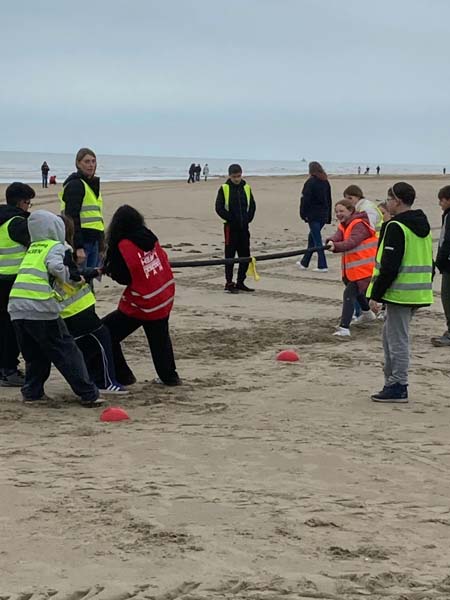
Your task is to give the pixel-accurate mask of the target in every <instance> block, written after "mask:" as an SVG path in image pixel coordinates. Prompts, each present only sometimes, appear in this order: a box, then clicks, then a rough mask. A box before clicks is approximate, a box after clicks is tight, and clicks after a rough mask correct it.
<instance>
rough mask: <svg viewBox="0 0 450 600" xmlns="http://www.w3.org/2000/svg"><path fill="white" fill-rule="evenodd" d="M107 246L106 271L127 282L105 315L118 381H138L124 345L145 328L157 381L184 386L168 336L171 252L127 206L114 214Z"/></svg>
mask: <svg viewBox="0 0 450 600" xmlns="http://www.w3.org/2000/svg"><path fill="white" fill-rule="evenodd" d="M107 247H108V251H107V254H106V259H105V266H104V268H103V271H104V272H105V273H106V274H107V275H109V276H110V277H111V278H112V279H114V281H117V282H118V283H121V284H123V285H126V286H127V287H126V288H125V291H124V292H123V294H122V297H121V299H120V302H119V306H118V308H117V310H115V311H114V312H112V313H111V314H109V315H107V316H106V317H105V318H104V319H103V324H104V325H106V327H107V328H108V329H109V332H110V334H111V340H112V344H113V354H114V363H115V365H116V377H117V380H118V381H119V383H121V384H122V385H131V384H133V383H135V382H136V378H135V376H134V374H133V372H132V371H131V369H130V368H129V366H128V365H127V362H126V360H125V357H124V355H123V353H122V349H121V346H120V343H121V342H122V340H124V339H125V338H127V337H128V336H129V335H130V334H132V333H133V332H134V331H136V329H138V328H139V327H142V328H143V329H144V332H145V335H146V336H147V340H148V344H149V347H150V352H151V354H152V358H153V364H154V366H155V370H156V373H157V374H158V378H157V379H155V380H154V382H155V383H163V384H165V385H180V384H181V380H180V378H179V376H178V373H177V370H176V366H175V358H174V355H173V349H172V342H171V339H170V334H169V315H170V311H171V310H172V306H173V301H174V297H175V281H174V278H173V273H172V269H171V268H170V264H169V259H168V257H167V254H166V253H165V251H164V250H163V249H162V248H161V246H160V245H159V242H158V238H157V237H156V236H155V234H154V233H153V232H152V231H151V230H150V229H148V228H147V227H146V226H145V221H144V217H143V216H142V215H141V214H140V213H139V212H138V211H137V210H136V209H135V208H133V207H132V206H128V205H126V204H125V205H124V206H121V207H120V208H118V209H117V210H116V212H115V213H114V215H113V218H112V220H111V224H110V226H109V230H108V233H107Z"/></svg>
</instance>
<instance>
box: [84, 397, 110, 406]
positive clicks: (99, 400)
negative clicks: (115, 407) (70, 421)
mask: <svg viewBox="0 0 450 600" xmlns="http://www.w3.org/2000/svg"><path fill="white" fill-rule="evenodd" d="M78 402H79V403H80V404H81V406H84V407H85V408H94V407H96V406H102V405H103V404H104V403H105V401H104V400H103V398H97V399H96V400H82V399H81V398H79V400H78Z"/></svg>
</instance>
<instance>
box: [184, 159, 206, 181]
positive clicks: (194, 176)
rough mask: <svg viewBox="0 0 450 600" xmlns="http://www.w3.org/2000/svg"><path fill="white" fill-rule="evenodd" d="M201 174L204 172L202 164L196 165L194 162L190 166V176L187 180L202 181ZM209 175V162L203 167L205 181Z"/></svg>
mask: <svg viewBox="0 0 450 600" xmlns="http://www.w3.org/2000/svg"><path fill="white" fill-rule="evenodd" d="M201 174H202V168H201V166H200V165H196V164H195V163H192V164H191V166H190V167H189V177H188V180H187V182H188V183H195V182H196V181H200V175H201ZM208 176H209V166H208V163H206V164H205V166H204V167H203V177H204V178H205V181H208Z"/></svg>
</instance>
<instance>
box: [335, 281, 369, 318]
mask: <svg viewBox="0 0 450 600" xmlns="http://www.w3.org/2000/svg"><path fill="white" fill-rule="evenodd" d="M356 301H358V303H359V305H360V307H361V310H362V311H363V312H367V311H368V310H370V307H369V301H368V300H367V298H366V295H365V294H361V292H360V291H359V290H358V284H357V282H356V281H348V282H347V283H346V285H345V289H344V298H343V302H342V315H341V322H340V324H339V325H340V327H345V329H348V328H349V327H350V323H351V322H352V317H353V311H354V310H355V302H356Z"/></svg>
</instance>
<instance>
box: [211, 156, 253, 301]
mask: <svg viewBox="0 0 450 600" xmlns="http://www.w3.org/2000/svg"><path fill="white" fill-rule="evenodd" d="M228 175H229V177H228V179H227V182H226V183H224V184H223V185H222V186H220V188H219V191H218V192H217V198H216V213H217V214H218V215H219V217H220V218H221V219H223V221H224V223H225V224H224V235H225V258H234V257H235V255H236V253H237V255H238V256H239V257H247V256H250V231H249V224H250V223H251V222H252V221H253V218H254V216H255V211H256V204H255V199H254V197H253V194H252V190H251V188H250V186H249V185H248V183H247V182H246V181H245V180H244V179H242V168H241V166H240V165H237V164H233V165H230V166H229V167H228ZM247 269H248V262H243V263H239V268H238V274H237V283H234V282H233V270H234V268H233V265H225V280H226V283H225V292H228V293H230V294H236V293H238V292H253V291H254V290H253V289H252V288H249V287H247V286H246V285H245V283H244V281H245V278H246V276H247Z"/></svg>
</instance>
